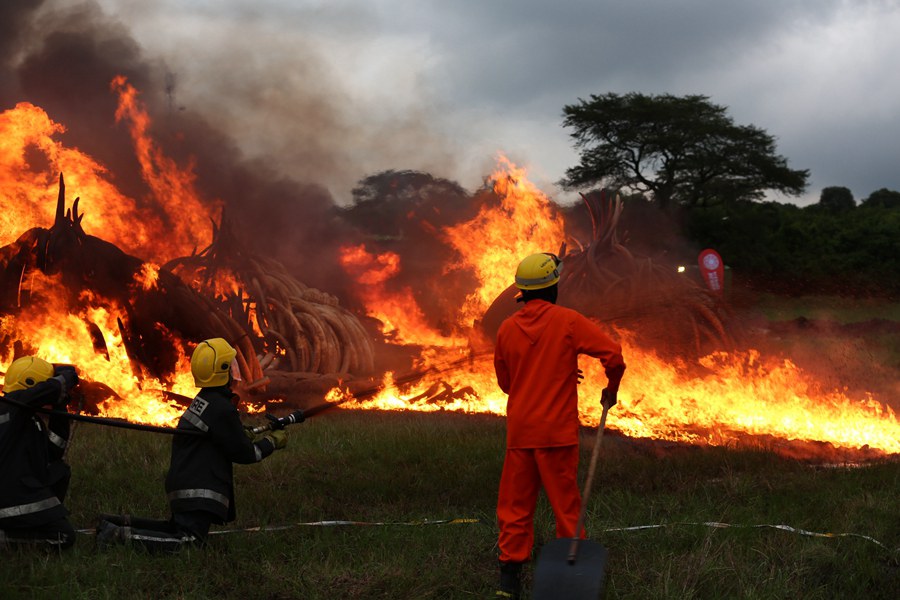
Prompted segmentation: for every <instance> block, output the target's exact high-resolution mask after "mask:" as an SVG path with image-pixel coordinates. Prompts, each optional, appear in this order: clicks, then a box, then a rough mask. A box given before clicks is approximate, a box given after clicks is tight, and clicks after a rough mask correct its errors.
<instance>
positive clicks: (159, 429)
mask: <svg viewBox="0 0 900 600" xmlns="http://www.w3.org/2000/svg"><path fill="white" fill-rule="evenodd" d="M484 356H486V355H484ZM482 357H483V356H482V355H470V356H467V357H465V358H461V359H458V360H454V361H451V362H449V363H447V364H446V365H444V366H443V367H442V368H434V367H432V368H430V369H426V370H425V371H420V372H418V373H412V374H409V375H406V376H403V377H399V378H397V379H395V380H394V385H395V386H396V385H403V384H406V383H412V382H414V381H418V380H420V379H423V378H424V377H426V376H428V375H434V374H436V373H444V372H448V371H452V370H454V369H456V368H458V367H460V366H462V365H464V364H466V363H469V362H471V361H472V360H474V359H475V358H482ZM383 389H384V388H383V386H374V387H371V388H367V389H365V390H360V391H357V392H356V393H354V394H353V395H350V396H347V397H345V398H343V399H341V400H337V401H334V402H323V403H321V404H316V405H314V406H311V407H309V408H305V409H300V410H295V411H294V412H292V413H290V414H288V415H286V416H284V417H275V416H273V415H270V414H266V419H268V423H265V424H263V425H258V426H256V427H253V428H252V429H251V430H250V431H251V432H252V433H253V434H254V435H255V434H259V433H263V432H265V431H271V430H273V429H284V428H285V427H286V426H288V425H293V424H295V423H302V422H303V421H305V420H306V419H308V418H310V417H312V416H314V415H317V414H319V413H321V412H324V411H326V410H328V409H331V408H334V407H336V406H339V405H341V404H343V403H344V402H347V401H349V400H358V399H361V398H367V397H369V396H374V395H375V394H378V393H379V392H381V391H383ZM168 395H173V394H172V393H171V392H168ZM179 397H180V398H181V399H187V400H189V398H187V397H184V396H179ZM0 402H6V403H7V404H11V405H13V406H17V407H18V408H21V409H25V410H30V411H34V412H39V413H41V414H46V415H50V416H59V417H64V418H66V419H69V420H72V421H81V422H85V423H95V424H97V425H106V426H108V427H119V428H122V429H135V430H138V431H149V432H153V433H165V434H168V435H193V436H205V435H206V434H205V433H203V432H202V431H195V430H189V429H176V428H174V427H163V426H159V425H145V424H143V423H132V422H131V421H124V420H121V419H110V418H107V417H94V416H90V415H82V414H78V413H71V412H68V411H65V410H56V409H49V408H44V407H34V406H30V405H28V404H26V403H24V402H21V401H19V400H14V399H12V398H9V397H7V396H5V395H0Z"/></svg>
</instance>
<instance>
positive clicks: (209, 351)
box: [191, 338, 237, 388]
mask: <svg viewBox="0 0 900 600" xmlns="http://www.w3.org/2000/svg"><path fill="white" fill-rule="evenodd" d="M236 356H237V350H235V349H234V348H232V347H231V344H229V343H228V342H226V341H225V340H224V339H222V338H212V339H208V340H204V341H202V342H200V343H199V344H197V347H196V348H194V353H193V354H192V355H191V374H193V376H194V385H196V386H197V387H200V388H206V387H218V386H220V385H225V384H227V383H228V381H229V379H228V377H229V374H230V373H231V363H232V361H234V359H235V357H236Z"/></svg>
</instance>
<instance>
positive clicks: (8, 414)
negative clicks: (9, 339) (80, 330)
mask: <svg viewBox="0 0 900 600" xmlns="http://www.w3.org/2000/svg"><path fill="white" fill-rule="evenodd" d="M77 384H78V375H77V373H76V371H75V367H72V366H69V365H60V366H54V365H52V364H50V363H49V362H47V361H46V360H44V359H42V358H38V357H36V356H24V357H22V358H18V359H16V360H14V361H13V362H12V364H10V365H9V368H8V369H7V370H6V375H5V377H4V380H3V394H4V396H3V398H2V399H0V547H5V546H20V547H24V546H37V547H44V548H57V549H62V548H69V547H71V546H72V544H74V543H75V529H74V528H73V527H72V524H71V523H70V522H69V519H68V514H69V511H68V510H67V509H66V507H65V505H64V504H63V502H64V501H65V498H66V492H67V491H68V489H69V478H70V473H71V471H70V469H69V465H67V464H66V462H65V460H64V457H65V450H66V445H67V444H68V441H69V419H67V418H66V417H65V416H63V415H60V414H52V415H50V417H49V418H48V419H47V422H46V423H45V422H44V420H42V419H41V418H40V417H38V415H37V409H41V408H45V407H47V408H52V409H56V410H57V411H65V410H66V405H67V404H68V399H69V393H70V391H71V390H72V388H74V387H75V386H76V385H77Z"/></svg>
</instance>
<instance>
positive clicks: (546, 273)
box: [516, 252, 562, 290]
mask: <svg viewBox="0 0 900 600" xmlns="http://www.w3.org/2000/svg"><path fill="white" fill-rule="evenodd" d="M561 272H562V261H561V260H559V257H558V256H556V255H555V254H550V253H549V252H541V253H540V254H532V255H531V256H526V257H525V258H523V259H522V262H520V263H519V268H518V269H516V287H517V288H519V289H520V290H542V289H544V288H548V287H550V286H551V285H556V284H557V283H558V282H559V274H560V273H561Z"/></svg>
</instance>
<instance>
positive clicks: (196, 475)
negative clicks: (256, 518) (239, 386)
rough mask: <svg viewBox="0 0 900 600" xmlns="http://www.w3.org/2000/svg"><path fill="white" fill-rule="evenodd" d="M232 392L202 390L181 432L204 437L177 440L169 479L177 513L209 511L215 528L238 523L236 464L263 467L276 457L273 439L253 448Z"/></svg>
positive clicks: (181, 424) (171, 500)
mask: <svg viewBox="0 0 900 600" xmlns="http://www.w3.org/2000/svg"><path fill="white" fill-rule="evenodd" d="M233 398H236V396H235V395H234V394H233V393H232V391H231V389H230V388H229V387H228V386H220V387H212V388H203V389H201V390H200V393H199V394H197V397H196V398H194V401H193V402H192V403H191V405H190V406H189V407H188V409H187V410H185V411H184V414H182V415H181V419H179V421H178V429H185V430H189V431H200V432H203V433H204V434H205V435H203V436H195V435H176V436H174V439H173V440H172V460H171V463H170V465H169V474H168V476H167V477H166V493H167V494H168V498H169V506H170V507H171V509H172V512H173V513H176V512H186V511H205V512H208V513H211V515H213V517H214V519H213V520H212V522H214V523H220V524H221V523H227V522H229V521H233V520H234V518H235V507H234V473H233V466H232V464H233V463H240V464H249V463H254V462H258V461H261V460H262V459H264V458H265V457H267V456H269V455H270V454H272V452H274V450H275V446H274V444H273V443H272V441H271V440H269V439H265V438H264V439H262V440H260V441H257V442H251V441H250V439H249V438H248V437H247V435H246V434H245V433H244V427H243V425H242V424H241V420H240V416H239V415H238V411H237V408H236V407H235V405H234V403H233V402H232V399H233Z"/></svg>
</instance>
